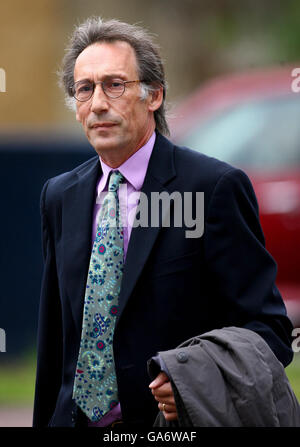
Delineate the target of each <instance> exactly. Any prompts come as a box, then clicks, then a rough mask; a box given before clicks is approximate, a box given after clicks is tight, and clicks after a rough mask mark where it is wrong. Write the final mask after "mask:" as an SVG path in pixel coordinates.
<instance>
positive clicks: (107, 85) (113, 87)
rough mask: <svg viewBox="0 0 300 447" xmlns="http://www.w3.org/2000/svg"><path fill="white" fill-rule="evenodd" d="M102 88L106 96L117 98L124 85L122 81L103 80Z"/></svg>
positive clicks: (122, 91) (121, 93) (121, 92)
mask: <svg viewBox="0 0 300 447" xmlns="http://www.w3.org/2000/svg"><path fill="white" fill-rule="evenodd" d="M103 90H104V91H105V93H106V94H107V96H110V97H111V98H117V97H118V96H121V95H123V93H124V90H125V85H124V82H123V81H120V80H118V79H112V80H109V81H104V82H103Z"/></svg>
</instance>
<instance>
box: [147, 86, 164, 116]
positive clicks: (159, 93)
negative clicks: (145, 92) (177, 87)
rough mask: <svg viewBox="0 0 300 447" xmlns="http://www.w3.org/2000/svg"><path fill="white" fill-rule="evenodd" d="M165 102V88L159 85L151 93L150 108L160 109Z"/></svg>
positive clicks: (151, 110)
mask: <svg viewBox="0 0 300 447" xmlns="http://www.w3.org/2000/svg"><path fill="white" fill-rule="evenodd" d="M162 102H163V88H162V86H159V87H158V88H157V89H155V90H154V91H152V92H150V93H149V96H148V109H149V110H150V112H155V110H158V109H159V108H160V106H161V104H162Z"/></svg>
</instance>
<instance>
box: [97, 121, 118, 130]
mask: <svg viewBox="0 0 300 447" xmlns="http://www.w3.org/2000/svg"><path fill="white" fill-rule="evenodd" d="M115 125H116V123H112V122H109V121H107V122H102V123H96V124H93V126H91V129H108V128H110V127H113V126H115Z"/></svg>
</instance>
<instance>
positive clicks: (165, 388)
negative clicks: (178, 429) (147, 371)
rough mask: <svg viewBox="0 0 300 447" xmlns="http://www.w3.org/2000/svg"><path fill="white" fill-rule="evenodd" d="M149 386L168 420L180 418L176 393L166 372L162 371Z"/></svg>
mask: <svg viewBox="0 0 300 447" xmlns="http://www.w3.org/2000/svg"><path fill="white" fill-rule="evenodd" d="M149 388H151V392H152V394H153V396H154V398H155V400H157V401H158V402H159V403H158V408H159V410H160V411H162V412H163V415H164V417H165V419H166V420H167V421H175V420H176V419H178V414H177V409H176V404H175V399H174V394H173V390H172V386H171V383H170V380H169V378H168V376H167V375H166V374H165V373H164V372H160V373H159V374H158V376H157V377H156V379H154V380H153V382H151V383H150V385H149Z"/></svg>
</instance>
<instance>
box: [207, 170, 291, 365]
mask: <svg viewBox="0 0 300 447" xmlns="http://www.w3.org/2000/svg"><path fill="white" fill-rule="evenodd" d="M204 247H205V253H206V268H207V274H208V282H209V285H210V286H209V287H210V292H211V294H212V299H213V300H214V301H215V304H216V306H215V309H216V313H217V314H219V315H222V317H221V318H220V321H222V323H223V325H224V323H225V326H239V327H245V328H247V329H251V330H253V331H255V332H257V333H258V334H259V335H261V336H262V337H263V338H264V339H265V341H266V342H267V343H268V344H269V346H270V348H271V349H272V350H273V352H274V354H275V355H276V356H277V358H278V359H279V360H280V361H281V363H282V364H283V365H284V366H287V365H288V364H289V363H290V362H291V360H292V358H293V352H292V349H291V341H292V329H293V326H292V324H291V322H290V320H289V319H288V317H287V314H286V309H285V305H284V302H283V300H282V298H281V295H280V293H279V291H278V289H277V287H276V285H275V280H276V274H277V265H276V263H275V261H274V259H273V258H272V257H271V255H270V254H269V253H268V251H267V250H266V248H265V240H264V235H263V232H262V228H261V226H260V222H259V213H258V204H257V200H256V197H255V193H254V191H253V188H252V185H251V182H250V180H249V179H248V177H247V175H246V174H245V173H244V172H243V171H241V170H239V169H235V168H230V169H229V170H228V171H226V172H225V174H223V175H222V176H221V178H220V179H219V181H218V182H217V184H216V186H215V188H214V192H213V194H212V198H211V201H210V204H209V207H208V211H207V218H206V222H205V230H204Z"/></svg>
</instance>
